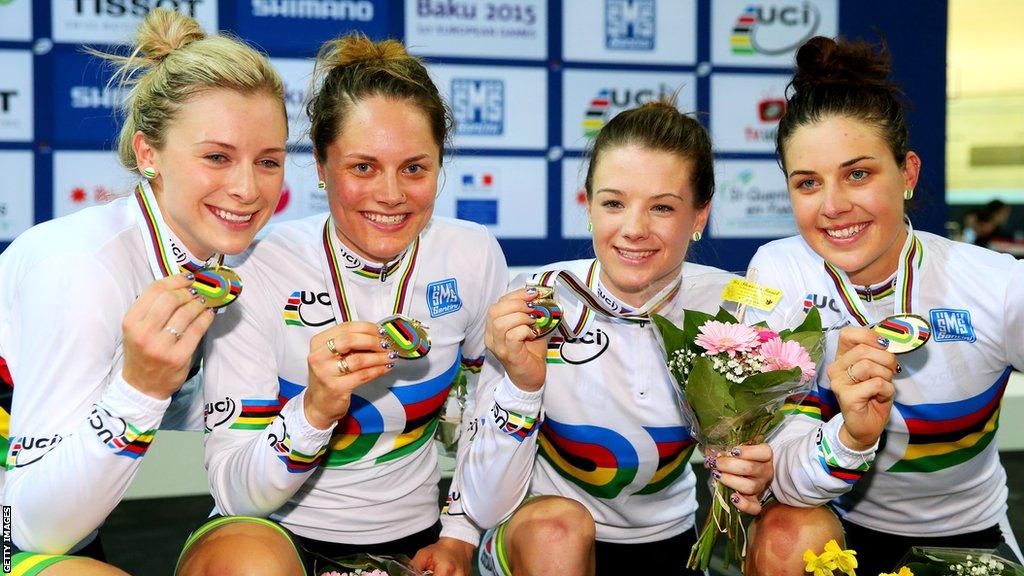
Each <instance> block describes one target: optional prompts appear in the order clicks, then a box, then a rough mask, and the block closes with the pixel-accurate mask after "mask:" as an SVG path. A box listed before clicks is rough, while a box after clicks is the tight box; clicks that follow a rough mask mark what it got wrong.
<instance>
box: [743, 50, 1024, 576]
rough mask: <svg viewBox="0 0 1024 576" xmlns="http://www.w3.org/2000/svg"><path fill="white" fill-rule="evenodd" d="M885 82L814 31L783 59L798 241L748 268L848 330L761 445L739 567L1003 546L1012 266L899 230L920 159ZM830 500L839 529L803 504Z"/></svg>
mask: <svg viewBox="0 0 1024 576" xmlns="http://www.w3.org/2000/svg"><path fill="white" fill-rule="evenodd" d="M888 75H889V61H888V57H887V55H885V54H884V53H878V52H876V51H875V49H874V47H872V46H870V45H867V44H860V43H858V44H850V43H846V42H839V43H837V42H835V41H833V40H830V39H827V38H820V37H819V38H813V39H811V40H810V41H808V42H807V43H806V44H805V45H804V46H803V47H802V48H800V50H799V52H798V53H797V72H796V75H795V77H794V78H793V81H792V83H791V90H792V92H791V94H790V97H789V101H788V105H787V111H786V114H785V116H784V117H783V118H782V121H781V122H780V124H779V133H778V153H779V157H780V158H781V160H782V166H783V169H784V171H785V175H786V180H787V182H788V187H789V191H790V199H791V201H792V204H793V214H794V216H795V218H796V223H797V228H798V229H799V231H800V236H796V237H792V238H786V239H783V240H779V241H776V242H772V243H770V244H767V245H765V246H763V247H761V249H760V250H759V251H758V253H757V254H756V255H755V256H754V258H753V260H752V261H751V264H750V266H751V268H752V269H756V270H757V274H758V280H759V281H760V282H762V283H763V284H766V285H768V286H772V287H775V288H780V289H781V290H782V291H783V293H784V296H783V298H784V301H783V302H782V303H781V304H780V305H779V306H778V307H777V308H776V311H774V312H773V313H772V315H776V316H780V315H781V316H785V315H788V314H802V313H803V312H805V311H806V310H808V309H809V308H810V307H811V306H817V307H818V308H819V309H820V311H821V314H822V317H823V322H824V324H825V325H830V324H833V323H834V322H842V321H844V320H845V321H846V323H847V324H850V325H851V326H850V327H848V328H844V329H843V330H842V331H841V332H840V333H839V336H838V342H836V341H835V340H836V339H833V341H832V342H830V346H829V350H828V352H827V355H826V361H827V362H830V363H831V364H830V366H829V368H828V370H827V377H826V376H823V377H822V378H820V380H819V382H818V388H817V390H816V391H815V392H812V394H810V395H809V396H808V397H807V399H806V400H804V402H803V404H802V405H801V406H797V407H794V411H793V413H792V415H791V416H790V417H789V418H788V419H787V422H786V424H784V426H783V429H782V431H781V432H780V434H779V435H778V436H776V437H775V438H774V439H773V440H772V442H771V444H772V445H773V447H774V448H775V450H776V472H775V481H774V483H773V485H772V491H773V492H774V494H775V496H776V498H777V499H778V500H779V501H780V502H781V503H782V504H776V505H773V506H771V507H769V508H768V509H767V510H766V512H765V514H764V515H763V516H762V518H761V519H759V520H758V527H757V533H758V534H757V538H755V543H756V544H755V545H754V546H753V552H752V554H751V560H752V562H751V563H750V566H751V568H752V569H753V572H752V573H757V574H771V575H777V574H803V573H804V565H803V561H802V559H801V556H802V554H803V552H804V550H806V549H808V548H809V549H811V550H813V551H814V552H816V553H818V552H821V550H823V548H824V544H825V542H826V541H827V540H828V539H830V538H836V539H837V540H839V541H841V539H842V531H845V535H846V543H847V546H848V547H849V548H852V549H854V550H857V551H858V552H859V554H858V556H857V558H858V561H859V562H860V567H858V568H857V571H858V572H859V573H864V574H878V573H879V572H887V571H891V570H893V569H894V565H895V564H896V562H898V561H899V559H900V558H901V557H902V556H903V554H904V553H905V552H906V551H907V549H908V548H909V547H910V546H922V545H923V546H953V547H969V548H994V547H996V546H997V545H999V544H1001V543H1002V542H1003V541H1004V539H1006V540H1012V535H1011V534H1010V532H1009V524H1008V523H1007V522H1006V494H1007V489H1006V474H1005V472H1004V471H1003V468H1002V466H1000V464H999V454H998V452H997V449H996V443H995V442H994V441H993V440H994V435H995V429H996V428H997V425H998V417H999V404H1000V400H1001V398H1002V395H1003V392H1004V390H1005V389H1006V385H1007V382H1008V380H1009V376H1010V372H1011V371H1012V368H1013V367H1017V368H1024V298H1021V296H1020V288H1019V286H1021V283H1022V282H1024V263H1021V262H1018V261H1015V260H1014V259H1013V258H1012V257H1009V256H1006V255H1001V254H997V253H995V252H990V251H988V250H985V249H981V248H978V247H975V246H971V245H968V244H963V243H960V242H954V241H951V240H947V239H946V238H943V237H940V236H936V235H934V234H930V233H927V232H920V231H915V230H914V229H913V227H912V226H911V225H910V221H909V220H908V219H906V216H905V210H904V207H905V204H906V202H907V201H908V200H910V199H911V198H912V197H913V196H914V188H915V186H916V185H917V181H918V176H919V173H920V170H921V159H920V158H919V157H918V156H917V154H915V153H914V152H913V151H911V150H910V149H909V139H908V133H907V124H906V120H905V119H904V116H903V106H902V104H901V103H900V101H899V100H898V99H897V97H896V95H897V93H898V87H897V86H896V85H894V84H892V83H890V81H889V80H888ZM752 315H753V316H758V313H757V312H755V311H752ZM895 315H902V316H897V317H895V318H893V317H894V316H895ZM908 315H910V316H908ZM766 319H768V320H769V321H771V315H767V316H766ZM887 319H889V320H887ZM894 354H899V356H894ZM833 499H835V500H833ZM830 501H832V502H833V504H832V506H833V508H834V509H835V510H836V511H837V512H838V513H839V514H840V515H841V517H842V527H840V526H839V522H837V521H836V518H835V517H834V516H832V515H831V513H829V512H827V509H821V508H813V507H814V506H820V505H822V504H826V503H828V502H830ZM786 505H789V506H786ZM790 506H798V507H804V508H791V507H790ZM1001 525H1002V530H1001Z"/></svg>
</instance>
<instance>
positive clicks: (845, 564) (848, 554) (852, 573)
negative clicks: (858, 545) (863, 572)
mask: <svg viewBox="0 0 1024 576" xmlns="http://www.w3.org/2000/svg"><path fill="white" fill-rule="evenodd" d="M825 553H826V554H832V562H833V564H832V567H833V568H835V569H838V570H841V571H842V572H843V573H844V574H847V575H848V576H857V570H856V569H857V558H856V554H857V553H856V552H855V551H853V550H843V549H842V548H840V547H839V544H836V541H835V540H829V541H828V544H825Z"/></svg>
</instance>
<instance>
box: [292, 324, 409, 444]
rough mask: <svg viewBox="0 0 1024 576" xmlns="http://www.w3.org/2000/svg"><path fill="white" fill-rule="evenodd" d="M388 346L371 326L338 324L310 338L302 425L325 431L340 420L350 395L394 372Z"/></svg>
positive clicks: (376, 327) (391, 352)
mask: <svg viewBox="0 0 1024 576" xmlns="http://www.w3.org/2000/svg"><path fill="white" fill-rule="evenodd" d="M390 346H391V343H390V342H389V341H388V340H387V339H385V338H384V336H383V335H382V333H381V330H380V326H378V325H376V324H374V323H373V322H342V323H341V324H338V325H335V326H332V327H330V328H328V329H327V330H324V331H323V332H321V333H319V334H317V335H316V336H313V338H312V339H311V340H310V341H309V356H307V357H306V364H307V366H308V369H309V380H308V381H307V383H306V394H305V398H304V400H303V406H302V407H303V410H304V411H305V414H306V421H307V422H309V423H310V424H311V425H313V426H314V427H316V428H319V429H320V430H326V429H327V428H331V427H333V426H334V425H335V424H336V423H337V422H338V421H339V420H341V419H342V418H344V417H345V415H346V414H348V408H349V405H350V404H351V401H352V391H353V390H355V389H356V388H358V387H360V386H362V385H363V384H366V383H367V382H370V381H372V380H375V379H377V378H380V377H381V376H383V375H384V374H387V373H388V372H390V371H391V369H392V368H394V366H395V361H396V360H397V359H398V354H397V353H395V352H394V351H393V350H392V349H391V348H390ZM332 348H333V350H332Z"/></svg>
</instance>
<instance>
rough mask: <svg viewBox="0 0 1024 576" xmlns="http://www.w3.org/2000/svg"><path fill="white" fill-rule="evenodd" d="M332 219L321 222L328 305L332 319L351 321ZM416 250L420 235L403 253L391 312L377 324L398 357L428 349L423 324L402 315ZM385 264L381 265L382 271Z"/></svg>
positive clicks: (417, 354)
mask: <svg viewBox="0 0 1024 576" xmlns="http://www.w3.org/2000/svg"><path fill="white" fill-rule="evenodd" d="M331 222H332V218H328V219H327V222H325V223H324V231H323V246H324V254H325V255H326V257H327V260H326V262H327V276H328V282H329V283H330V284H331V285H332V286H333V287H334V295H335V297H334V298H333V300H332V302H331V304H332V306H334V308H335V318H340V321H339V324H340V323H341V322H349V321H352V320H355V314H354V313H353V310H352V308H351V307H350V306H349V302H348V296H347V295H346V294H345V282H344V280H343V279H342V267H341V265H340V264H339V262H338V257H337V252H336V251H335V248H334V233H333V231H332V226H331ZM419 251H420V238H419V236H417V237H416V239H415V240H413V242H412V246H410V247H409V250H408V251H407V252H406V254H405V256H404V258H405V260H406V264H405V269H404V270H403V271H401V272H400V273H399V278H398V289H397V291H396V293H395V298H394V304H393V308H392V310H393V313H392V315H391V316H388V317H387V318H384V319H383V320H381V321H380V322H378V325H379V326H380V329H381V332H382V334H381V335H382V336H383V337H384V338H385V339H386V340H387V341H388V342H390V343H391V349H392V350H394V351H395V353H397V354H398V357H399V358H405V359H407V360H415V359H417V358H422V357H424V356H426V355H427V352H430V336H429V335H428V334H427V326H426V325H424V324H423V323H421V322H419V321H418V320H415V319H413V318H409V317H407V316H404V315H402V309H403V308H404V307H405V301H406V299H407V298H408V297H409V296H410V294H411V292H412V288H413V277H414V276H413V274H414V272H415V270H416V259H417V257H418V256H419ZM388 268H389V267H388V266H384V268H383V269H384V270H387V269H388Z"/></svg>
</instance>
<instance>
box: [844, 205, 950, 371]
mask: <svg viewBox="0 0 1024 576" xmlns="http://www.w3.org/2000/svg"><path fill="white" fill-rule="evenodd" d="M906 225H907V239H906V241H905V242H904V243H903V249H902V251H901V252H900V260H899V264H898V266H897V268H896V284H895V287H896V298H895V299H896V302H895V304H894V305H893V308H894V310H893V313H892V314H891V315H890V316H887V317H885V318H883V319H882V320H880V321H878V322H874V321H873V319H872V318H871V315H870V313H869V312H868V310H867V309H866V308H865V307H864V305H863V303H862V302H861V300H860V298H859V297H858V296H857V291H856V289H855V288H854V287H853V284H852V283H851V282H850V279H849V277H848V276H847V275H846V273H845V272H843V271H842V270H840V269H839V268H836V267H835V266H833V265H832V264H830V263H828V262H824V265H825V274H826V276H827V277H828V278H829V279H830V280H831V281H832V284H833V285H834V287H835V289H836V293H837V295H838V296H839V301H840V302H841V303H842V305H843V307H844V310H845V312H846V315H847V316H848V317H850V318H851V319H852V320H853V321H854V322H856V323H857V324H858V325H860V326H864V327H867V328H871V329H872V330H874V331H875V332H877V333H878V334H879V335H880V336H883V337H885V338H887V339H888V340H889V346H888V347H887V348H886V350H887V351H888V352H892V353H893V354H905V353H907V352H911V351H913V350H917V349H918V348H920V347H921V346H924V344H925V343H926V342H928V339H929V338H930V337H931V332H932V330H931V325H930V324H929V323H928V320H926V319H925V318H923V317H922V316H920V315H918V314H915V313H914V310H915V309H917V308H918V306H917V300H918V297H919V295H920V283H921V265H922V262H923V261H924V245H923V244H921V241H920V240H918V238H917V236H916V235H915V234H914V228H913V226H911V225H910V220H906Z"/></svg>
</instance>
